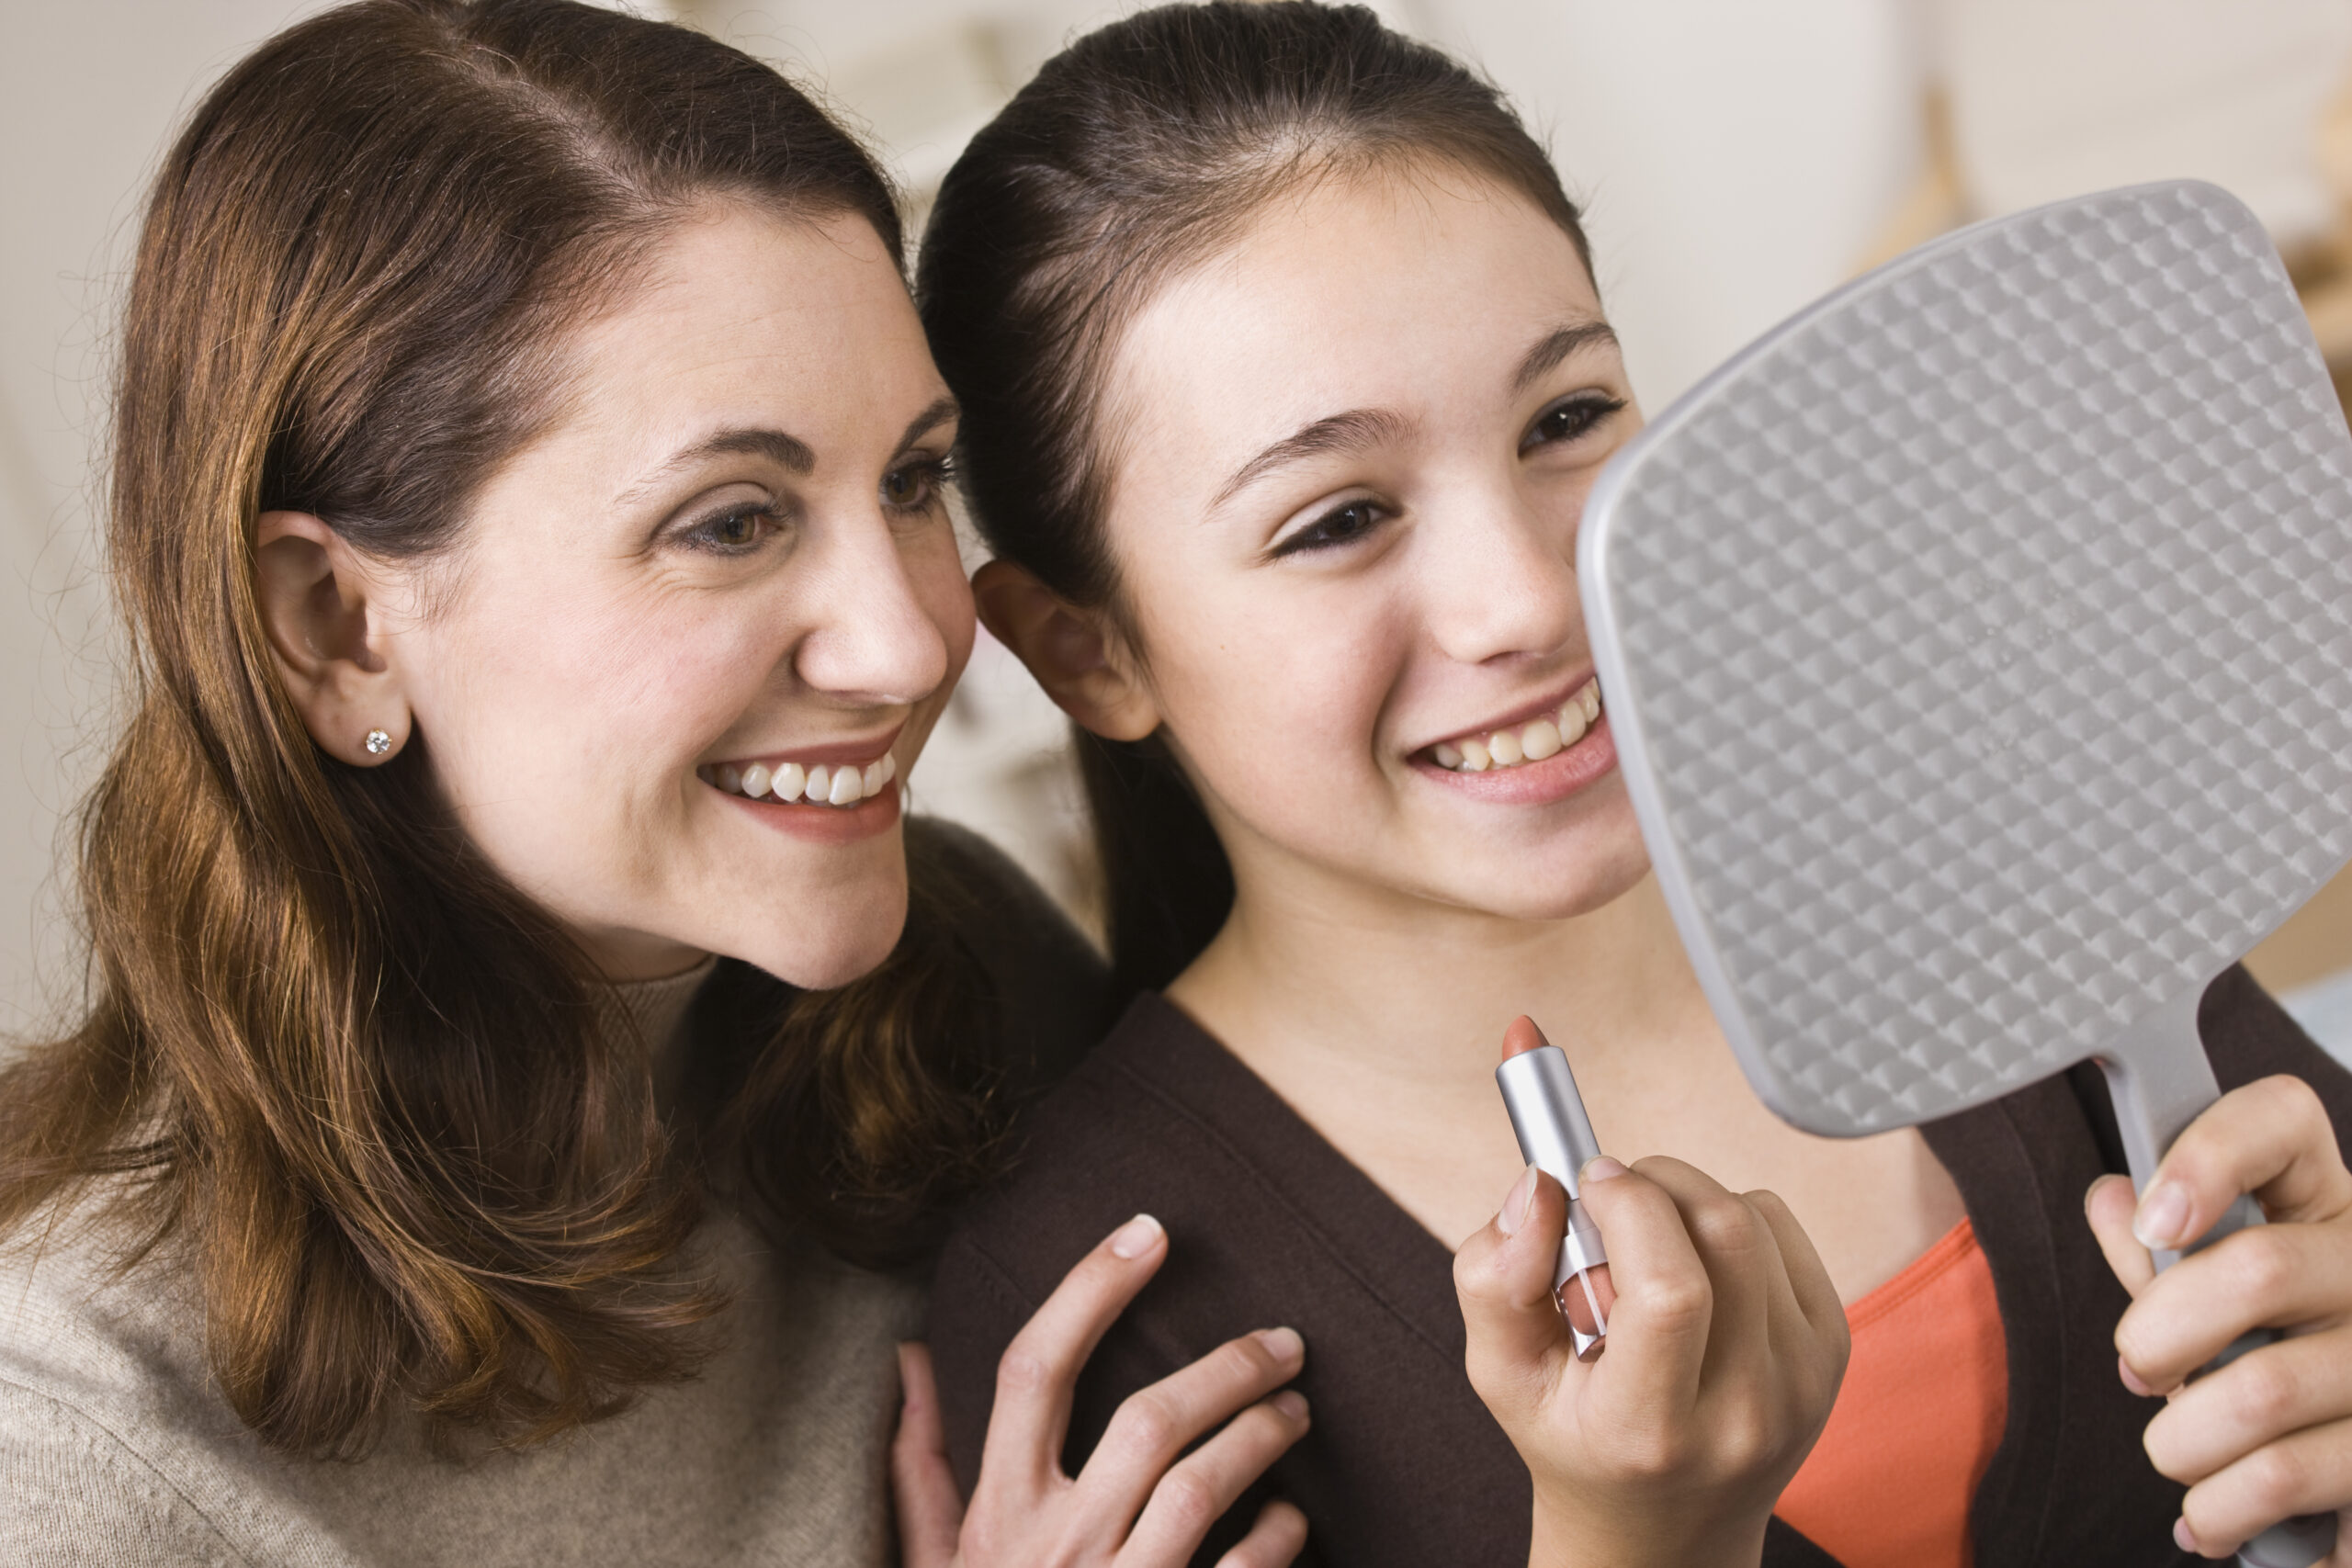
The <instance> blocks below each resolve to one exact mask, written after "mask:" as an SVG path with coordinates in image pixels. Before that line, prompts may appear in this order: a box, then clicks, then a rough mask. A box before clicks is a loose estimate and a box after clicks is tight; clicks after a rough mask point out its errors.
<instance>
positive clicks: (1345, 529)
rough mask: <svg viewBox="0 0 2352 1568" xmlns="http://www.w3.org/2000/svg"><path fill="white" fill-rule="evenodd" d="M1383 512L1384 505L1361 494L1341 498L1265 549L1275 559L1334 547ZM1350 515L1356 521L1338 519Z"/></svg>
mask: <svg viewBox="0 0 2352 1568" xmlns="http://www.w3.org/2000/svg"><path fill="white" fill-rule="evenodd" d="M1387 515H1388V511H1387V508H1385V507H1384V506H1381V505H1380V504H1378V503H1377V502H1373V501H1370V500H1366V499H1363V498H1362V497H1359V498H1358V499H1356V500H1354V501H1343V502H1340V504H1339V505H1337V506H1335V507H1333V508H1331V510H1330V511H1329V512H1327V513H1324V514H1323V515H1322V516H1320V517H1317V519H1316V520H1315V521H1314V522H1312V523H1309V524H1308V525H1306V527H1304V528H1301V529H1300V530H1299V531H1298V532H1296V533H1295V534H1293V535H1291V536H1289V537H1288V538H1286V539H1283V540H1282V541H1280V542H1279V543H1277V544H1276V545H1275V546H1274V547H1273V548H1272V549H1271V550H1269V551H1267V552H1266V553H1267V555H1268V556H1270V557H1271V558H1274V559H1276V560H1279V559H1281V558H1283V557H1284V556H1294V555H1299V554H1302V553H1304V552H1306V551H1308V550H1330V549H1337V548H1339V547H1340V546H1342V545H1351V544H1353V543H1355V542H1356V541H1357V540H1358V539H1361V538H1363V536H1365V535H1366V534H1369V533H1371V532H1372V531H1373V530H1374V528H1377V527H1378V526H1380V525H1381V523H1382V522H1383V521H1384V520H1385V518H1386V517H1387ZM1351 516H1352V517H1354V518H1355V519H1356V521H1354V522H1353V523H1342V522H1341V519H1343V518H1348V517H1351Z"/></svg>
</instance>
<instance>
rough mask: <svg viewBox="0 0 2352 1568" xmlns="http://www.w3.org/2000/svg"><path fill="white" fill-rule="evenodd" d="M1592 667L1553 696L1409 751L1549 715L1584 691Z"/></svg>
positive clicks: (1418, 751) (1456, 742) (1416, 753)
mask: <svg viewBox="0 0 2352 1568" xmlns="http://www.w3.org/2000/svg"><path fill="white" fill-rule="evenodd" d="M1592 678H1593V670H1592V667H1591V666H1590V665H1587V666H1585V669H1584V671H1583V673H1581V674H1579V675H1578V676H1577V678H1576V679H1575V680H1573V681H1571V682H1568V683H1567V684H1566V685H1565V686H1562V687H1560V688H1559V689H1558V690H1557V691H1555V692H1554V693H1553V694H1552V695H1551V696H1549V697H1547V698H1544V699H1542V700H1540V701H1537V702H1532V703H1526V704H1523V705H1521V706H1519V707H1516V708H1513V709H1511V710H1510V713H1509V714H1507V715H1505V716H1503V717H1501V718H1497V719H1489V720H1487V722H1485V723H1483V724H1476V725H1472V726H1470V727H1469V728H1464V729H1457V730H1455V731H1454V732H1453V734H1451V735H1441V736H1439V737H1438V738H1437V739H1434V740H1425V741H1423V742H1422V743H1421V744H1420V745H1419V746H1416V747H1414V748H1413V749H1412V750H1411V751H1410V752H1409V753H1408V755H1410V756H1412V757H1414V758H1416V759H1418V758H1419V757H1420V756H1421V755H1422V754H1423V753H1424V752H1427V751H1428V750H1430V749H1431V748H1432V747H1438V746H1445V745H1454V746H1459V745H1460V744H1462V742H1463V741H1464V740H1484V739H1486V738H1487V736H1489V735H1492V734H1494V733H1495V731H1497V730H1498V729H1516V728H1519V727H1520V726H1521V725H1522V724H1530V723H1532V722H1533V721H1535V720H1536V719H1539V718H1546V717H1549V716H1552V715H1554V714H1556V713H1558V712H1559V711H1560V705H1561V704H1562V703H1565V702H1566V701H1567V700H1568V699H1569V698H1570V697H1573V696H1575V695H1576V694H1577V693H1578V692H1581V691H1583V690H1584V689H1585V687H1586V686H1588V685H1589V684H1590V683H1591V682H1592Z"/></svg>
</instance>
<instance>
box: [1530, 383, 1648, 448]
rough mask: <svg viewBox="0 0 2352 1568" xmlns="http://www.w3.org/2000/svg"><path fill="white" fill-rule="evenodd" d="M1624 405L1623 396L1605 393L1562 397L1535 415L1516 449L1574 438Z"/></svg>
mask: <svg viewBox="0 0 2352 1568" xmlns="http://www.w3.org/2000/svg"><path fill="white" fill-rule="evenodd" d="M1624 406H1625V400H1624V399H1623V398H1612V397H1610V396H1608V395H1607V394H1605V393H1593V392H1587V393H1583V394H1580V395H1578V396H1577V397H1573V398H1568V399H1565V400H1562V401H1560V402H1556V403H1554V404H1553V405H1552V406H1551V407H1550V408H1548V409H1545V410H1544V412H1542V413H1540V414H1537V415H1536V416H1535V423H1534V426H1533V427H1532V429H1530V430H1529V431H1528V433H1527V439H1526V440H1525V441H1523V442H1521V444H1520V449H1521V451H1525V450H1526V449H1527V448H1529V447H1531V446H1555V445H1557V444H1558V443H1560V442H1563V441H1574V440H1575V439H1577V437H1578V436H1580V435H1584V434H1588V433H1589V432H1590V431H1591V430H1592V429H1593V428H1594V427H1595V426H1597V425H1599V424H1600V423H1601V422H1602V421H1604V420H1606V419H1608V418H1609V417H1610V416H1611V414H1613V413H1615V412H1618V411H1619V410H1620V409H1623V407H1624Z"/></svg>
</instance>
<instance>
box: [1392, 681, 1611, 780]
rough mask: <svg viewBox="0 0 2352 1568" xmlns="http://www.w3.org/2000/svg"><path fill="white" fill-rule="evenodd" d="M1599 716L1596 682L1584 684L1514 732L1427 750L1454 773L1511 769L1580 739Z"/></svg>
mask: <svg viewBox="0 0 2352 1568" xmlns="http://www.w3.org/2000/svg"><path fill="white" fill-rule="evenodd" d="M1599 717H1600V682H1599V681H1597V680H1596V681H1587V682H1585V683H1584V684H1583V685H1582V686H1580V687H1578V688H1577V691H1576V693H1575V694H1573V695H1572V696H1570V697H1569V698H1568V700H1567V701H1566V702H1564V703H1562V704H1561V705H1560V711H1559V712H1557V713H1552V714H1544V716H1541V717H1538V718H1532V719H1530V720H1528V721H1527V722H1526V723H1525V724H1522V725H1521V726H1519V727H1518V728H1515V729H1498V730H1496V731H1495V732H1494V733H1493V734H1492V735H1481V736H1476V737H1472V738H1469V739H1462V740H1454V741H1444V740H1441V741H1439V742H1438V743H1437V744H1436V745H1434V746H1432V747H1430V756H1431V757H1432V758H1433V759H1435V760H1436V762H1437V765H1438V766H1439V767H1441V768H1445V769H1447V770H1449V771H1451V772H1453V773H1485V772H1487V770H1488V769H1490V768H1512V767H1517V766H1518V765H1519V764H1520V763H1521V762H1540V761H1544V758H1546V757H1554V756H1557V755H1558V754H1559V753H1560V752H1562V751H1564V750H1566V749H1567V748H1569V747H1571V746H1573V745H1575V744H1576V743H1577V741H1579V740H1581V739H1584V732H1585V731H1586V730H1588V729H1590V728H1592V724H1593V720H1595V719H1597V718H1599Z"/></svg>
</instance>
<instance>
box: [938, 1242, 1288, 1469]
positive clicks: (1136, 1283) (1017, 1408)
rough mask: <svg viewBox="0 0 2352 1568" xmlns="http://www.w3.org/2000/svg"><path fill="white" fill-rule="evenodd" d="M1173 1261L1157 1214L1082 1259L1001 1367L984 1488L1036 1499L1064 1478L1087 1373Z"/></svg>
mask: <svg viewBox="0 0 2352 1568" xmlns="http://www.w3.org/2000/svg"><path fill="white" fill-rule="evenodd" d="M1167 1256H1168V1233H1167V1232H1166V1231H1164V1230H1162V1229H1161V1228H1160V1225H1159V1221H1158V1220H1155V1219H1153V1218H1152V1217H1151V1216H1150V1215H1149V1214H1137V1215H1136V1217H1135V1218H1134V1219H1132V1220H1129V1221H1128V1222H1127V1223H1126V1224H1124V1225H1121V1226H1120V1227H1119V1228H1118V1229H1117V1230H1115V1231H1114V1232H1112V1233H1111V1235H1109V1236H1108V1237H1106V1238H1105V1239H1104V1240H1103V1241H1102V1242H1101V1243H1100V1244H1099V1245H1097V1246H1096V1247H1095V1248H1094V1250H1093V1251H1091V1252H1090V1253H1088V1254H1087V1255H1086V1256H1085V1257H1084V1258H1080V1259H1079V1261H1078V1265H1077V1267H1075V1268H1073V1269H1071V1270H1070V1271H1069V1273H1068V1274H1065V1275H1064V1276H1062V1282H1061V1283H1060V1284H1059V1285H1057V1286H1056V1287H1054V1293H1053V1294H1052V1295H1050V1296H1047V1297H1046V1300H1045V1303H1044V1304H1043V1305H1041V1306H1039V1307H1038V1308H1037V1310H1036V1312H1035V1314H1032V1315H1031V1316H1030V1319H1029V1321H1028V1322H1027V1323H1025V1324H1023V1325H1022V1326H1021V1332H1020V1333H1018V1334H1016V1335H1014V1336H1013V1337H1012V1344H1010V1345H1008V1346H1006V1347H1005V1351H1004V1355H1003V1356H1002V1357H1001V1359H999V1360H998V1362H997V1369H996V1404H995V1407H994V1408H993V1409H992V1410H991V1411H990V1413H989V1430H988V1437H987V1438H986V1439H985V1440H984V1441H983V1443H982V1445H981V1453H980V1481H979V1484H980V1485H981V1486H982V1487H988V1486H992V1485H1004V1484H1009V1483H1014V1482H1016V1481H1017V1482H1018V1483H1019V1484H1020V1485H1021V1486H1023V1488H1024V1489H1026V1490H1027V1491H1028V1492H1029V1494H1030V1495H1039V1494H1042V1493H1043V1491H1044V1489H1045V1487H1046V1484H1047V1483H1049V1482H1051V1481H1052V1480H1053V1478H1054V1477H1056V1476H1057V1475H1058V1474H1060V1472H1061V1462H1062V1461H1061V1454H1062V1439H1063V1438H1065V1437H1067V1436H1068V1435H1069V1401H1070V1390H1071V1389H1072V1388H1073V1387H1074V1386H1075V1385H1076V1384H1077V1382H1078V1373H1079V1369H1080V1368H1081V1367H1083V1366H1084V1365H1085V1364H1086V1359H1087V1357H1089V1356H1091V1355H1092V1354H1093V1353H1094V1347H1095V1345H1096V1344H1097V1343H1098V1342H1100V1341H1101V1339H1102V1337H1103V1333H1104V1331H1105V1330H1107V1329H1108V1328H1109V1327H1110V1326H1111V1325H1112V1324H1113V1323H1114V1322H1115V1321H1117V1319H1118V1315H1119V1314H1120V1313H1122V1312H1124V1311H1125V1310H1126V1305H1127V1303H1129V1302H1131V1301H1133V1300H1135V1296H1136V1292H1137V1291H1140V1290H1142V1289H1143V1287H1144V1284H1145V1282H1146V1281H1147V1280H1149V1279H1150V1278H1151V1277H1152V1275H1153V1274H1154V1273H1156V1272H1158V1270H1159V1265H1160V1263H1161V1262H1162V1261H1163V1260H1164V1259H1165V1258H1167ZM1253 1397H1254V1396H1253Z"/></svg>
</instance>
